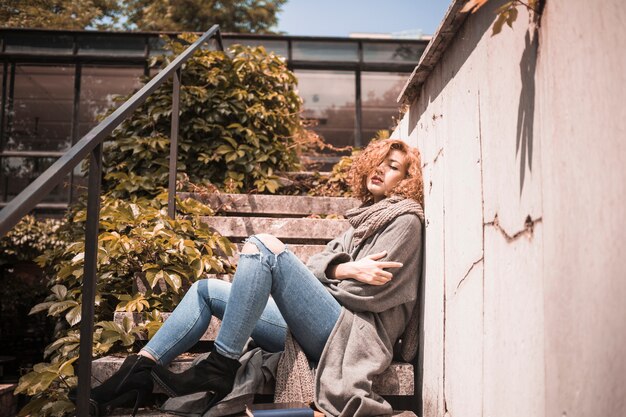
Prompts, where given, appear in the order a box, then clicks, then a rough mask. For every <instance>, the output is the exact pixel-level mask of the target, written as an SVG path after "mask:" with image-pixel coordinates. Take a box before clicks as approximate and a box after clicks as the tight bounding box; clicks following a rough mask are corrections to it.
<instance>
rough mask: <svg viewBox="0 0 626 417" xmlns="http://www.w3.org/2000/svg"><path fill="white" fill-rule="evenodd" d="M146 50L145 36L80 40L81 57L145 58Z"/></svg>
mask: <svg viewBox="0 0 626 417" xmlns="http://www.w3.org/2000/svg"><path fill="white" fill-rule="evenodd" d="M145 49H146V40H145V38H144V37H143V36H96V35H82V36H80V37H79V38H78V54H79V55H125V56H129V55H133V56H144V54H145Z"/></svg>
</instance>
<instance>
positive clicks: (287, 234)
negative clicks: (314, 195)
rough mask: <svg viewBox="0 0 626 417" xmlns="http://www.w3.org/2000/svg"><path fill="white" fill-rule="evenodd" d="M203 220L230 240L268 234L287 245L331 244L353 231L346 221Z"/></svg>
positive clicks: (212, 218) (257, 218) (275, 219)
mask: <svg viewBox="0 0 626 417" xmlns="http://www.w3.org/2000/svg"><path fill="white" fill-rule="evenodd" d="M202 220H203V221H204V222H205V223H207V224H208V225H209V226H210V227H211V228H213V229H214V230H216V231H217V232H219V233H220V234H222V235H223V236H227V237H228V238H234V239H245V238H247V237H249V236H252V235H255V234H259V233H269V234H271V235H274V236H276V237H277V238H279V239H281V240H284V241H285V242H287V243H289V242H298V243H306V242H311V243H312V242H328V241H330V240H332V239H334V238H335V237H337V236H339V235H340V234H342V233H343V232H345V231H346V230H348V228H349V227H350V224H349V223H348V221H347V220H331V219H289V218H270V217H222V216H203V217H202Z"/></svg>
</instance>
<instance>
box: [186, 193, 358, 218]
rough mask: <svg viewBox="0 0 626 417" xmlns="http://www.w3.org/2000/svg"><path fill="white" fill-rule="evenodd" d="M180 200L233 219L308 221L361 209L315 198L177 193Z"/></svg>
mask: <svg viewBox="0 0 626 417" xmlns="http://www.w3.org/2000/svg"><path fill="white" fill-rule="evenodd" d="M178 196H179V197H181V198H195V199H196V200H199V201H201V202H203V203H205V204H207V205H209V206H211V207H213V208H215V209H217V210H218V212H219V213H223V214H224V215H226V213H228V214H231V215H239V214H263V215H265V216H266V217H275V216H288V217H306V216H310V215H312V214H319V215H328V214H338V215H343V214H344V213H345V212H346V211H347V210H349V209H351V208H354V207H358V206H359V205H360V204H361V202H360V201H359V200H357V199H355V198H344V197H312V196H290V195H262V194H205V195H203V194H192V193H178Z"/></svg>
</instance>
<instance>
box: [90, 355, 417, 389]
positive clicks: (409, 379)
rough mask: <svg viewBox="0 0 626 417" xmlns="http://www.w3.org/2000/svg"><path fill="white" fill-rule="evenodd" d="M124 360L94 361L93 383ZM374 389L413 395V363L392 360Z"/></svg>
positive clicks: (183, 365)
mask: <svg viewBox="0 0 626 417" xmlns="http://www.w3.org/2000/svg"><path fill="white" fill-rule="evenodd" d="M196 356H197V354H192V353H184V354H183V355H181V356H179V357H178V358H176V359H175V360H174V361H173V362H172V363H171V364H170V365H169V369H170V370H171V371H173V372H176V373H179V372H182V371H184V370H185V369H187V368H189V366H191V362H192V361H193V360H194V359H195V357H196ZM123 361H124V357H122V356H113V355H109V356H105V357H102V358H100V359H96V360H94V361H93V362H92V378H93V379H92V384H93V382H97V381H104V380H106V379H107V378H109V377H110V376H111V375H113V373H114V372H115V371H116V370H117V369H118V368H119V367H120V366H121V364H122V362H123ZM373 387H374V390H375V391H376V392H377V393H379V394H381V395H413V391H414V380H413V365H411V364H410V363H405V362H392V363H391V365H390V366H389V368H388V369H387V370H386V371H385V372H384V373H383V374H381V375H379V376H378V377H376V378H374V384H373Z"/></svg>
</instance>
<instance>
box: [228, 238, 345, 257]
mask: <svg viewBox="0 0 626 417" xmlns="http://www.w3.org/2000/svg"><path fill="white" fill-rule="evenodd" d="M337 236H339V235H337ZM236 245H237V253H236V254H235V255H234V256H233V257H232V259H233V261H234V263H235V264H236V263H237V260H238V259H239V252H240V251H241V248H242V247H243V243H237V244H236ZM287 246H288V248H289V250H290V251H292V252H293V253H294V255H296V256H297V257H298V259H300V260H301V261H302V262H304V263H307V261H308V260H309V258H310V257H311V256H312V255H315V254H316V253H319V252H322V251H323V250H324V247H325V245H300V244H297V243H289V244H287Z"/></svg>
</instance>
